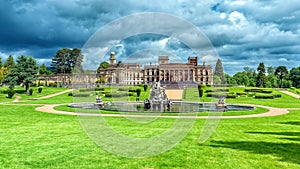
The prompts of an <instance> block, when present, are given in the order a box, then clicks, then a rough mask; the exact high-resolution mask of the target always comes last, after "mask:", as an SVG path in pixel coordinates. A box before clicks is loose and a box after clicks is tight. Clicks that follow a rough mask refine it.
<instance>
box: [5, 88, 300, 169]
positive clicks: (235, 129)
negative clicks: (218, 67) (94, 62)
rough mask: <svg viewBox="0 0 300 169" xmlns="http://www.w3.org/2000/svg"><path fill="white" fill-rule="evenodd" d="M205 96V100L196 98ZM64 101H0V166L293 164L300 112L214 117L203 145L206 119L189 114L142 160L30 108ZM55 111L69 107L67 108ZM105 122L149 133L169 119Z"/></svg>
mask: <svg viewBox="0 0 300 169" xmlns="http://www.w3.org/2000/svg"><path fill="white" fill-rule="evenodd" d="M193 90H194V89H189V90H187V91H186V93H187V95H186V96H188V97H187V98H185V99H186V100H188V99H191V101H194V99H195V98H194V97H195V96H196V95H195V94H193V93H194V92H193ZM196 90H197V89H196ZM232 90H236V91H239V90H242V89H239V88H233V89H232ZM274 92H277V91H274ZM142 93H143V92H142ZM197 94H198V93H197ZM1 99H2V98H1ZM285 99H286V100H285ZM206 100H210V98H205V97H204V98H203V100H201V101H206ZM295 100H297V99H293V98H291V97H287V96H286V95H284V94H282V98H278V99H266V100H261V99H259V100H258V99H254V98H246V97H240V98H236V99H227V100H226V101H227V102H230V103H231V102H234V103H253V104H262V105H267V106H270V105H274V107H297V105H296V106H293V105H294V104H298V102H296V101H295ZM93 101H94V100H93ZM69 102H73V98H72V97H71V96H68V95H67V93H66V94H63V95H60V96H56V97H53V98H49V99H44V100H31V101H28V102H25V103H17V104H14V105H0V110H1V111H0V126H1V127H0V166H1V167H0V168H205V169H206V168H207V169H210V168H212V169H214V168H243V169H244V168H245V169H248V168H249V169H250V168H263V169H269V168H289V169H293V168H295V169H297V168H300V153H299V151H300V132H299V131H300V116H299V115H300V110H293V111H290V113H289V114H285V115H281V116H274V117H261V118H247V119H221V120H220V122H219V125H218V127H217V129H216V131H215V132H214V133H213V135H212V136H211V137H210V138H209V139H208V140H207V141H206V142H205V143H199V136H200V135H201V131H202V129H203V126H204V124H205V122H206V120H205V119H196V121H195V124H194V125H193V127H192V129H191V130H190V132H189V133H188V134H187V136H186V137H185V138H184V139H183V140H182V141H181V142H179V143H178V144H177V145H176V146H175V147H174V148H172V149H171V150H169V151H166V152H164V153H162V154H159V155H157V156H153V157H148V158H126V157H120V156H118V155H114V154H111V153H109V152H108V151H106V150H104V149H102V148H101V147H99V146H98V145H97V144H95V143H94V142H93V141H92V140H91V139H89V137H88V136H87V134H86V133H85V132H84V129H83V128H82V126H81V125H80V122H79V120H78V117H77V116H68V115H56V114H48V113H42V112H37V111H36V110H35V108H36V106H32V105H29V104H32V103H36V104H58V103H69ZM18 104H20V105H18ZM21 104H22V105H21ZM26 104H27V105H26ZM57 109H61V110H63V109H65V110H67V109H68V111H74V110H73V109H72V108H67V107H66V106H59V107H57ZM256 111H257V113H261V112H265V111H266V110H265V109H262V108H258V109H257V110H256ZM227 113H232V112H227ZM237 113H238V114H240V113H242V112H237ZM244 113H251V114H253V113H255V112H251V111H248V112H244ZM105 120H106V121H107V123H108V124H109V125H110V126H111V128H112V129H114V130H115V131H117V132H119V133H121V134H124V135H127V136H131V137H136V138H148V137H152V136H156V135H157V134H158V133H163V132H164V131H166V130H167V129H169V128H170V127H171V126H172V125H173V124H174V121H175V120H176V119H163V118H157V119H155V120H154V121H151V122H148V123H137V122H136V121H134V120H132V119H127V118H122V117H105ZM132 146H135V145H132Z"/></svg>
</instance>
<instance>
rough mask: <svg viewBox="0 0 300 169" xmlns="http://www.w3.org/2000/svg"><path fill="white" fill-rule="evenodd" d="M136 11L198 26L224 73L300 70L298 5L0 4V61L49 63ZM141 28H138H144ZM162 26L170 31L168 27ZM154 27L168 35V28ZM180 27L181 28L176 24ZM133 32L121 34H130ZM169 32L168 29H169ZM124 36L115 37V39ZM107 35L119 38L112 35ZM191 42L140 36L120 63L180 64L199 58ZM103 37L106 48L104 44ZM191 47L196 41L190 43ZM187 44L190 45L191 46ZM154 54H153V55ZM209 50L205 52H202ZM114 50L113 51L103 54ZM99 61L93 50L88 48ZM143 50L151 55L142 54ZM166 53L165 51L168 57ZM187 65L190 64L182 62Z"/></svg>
mask: <svg viewBox="0 0 300 169" xmlns="http://www.w3.org/2000/svg"><path fill="white" fill-rule="evenodd" d="M139 12H164V13H167V14H171V15H174V16H176V17H179V18H182V19H185V20H187V21H189V22H190V23H192V24H194V25H195V26H197V27H198V28H199V29H200V31H202V32H203V33H204V34H205V35H206V36H207V37H208V38H209V40H210V41H211V43H212V45H214V47H215V48H216V50H217V52H218V53H219V57H220V58H221V59H222V60H223V61H224V64H223V65H224V67H225V71H226V73H230V74H232V73H234V72H236V71H242V69H243V67H244V66H247V65H248V64H249V63H250V64H251V65H248V66H252V67H253V68H256V67H257V65H256V64H257V63H259V62H260V61H264V62H266V63H265V64H266V65H273V66H278V65H280V64H286V66H288V67H289V68H291V67H296V66H299V59H298V56H299V54H300V52H299V46H300V44H299V43H300V24H299V23H300V17H299V15H300V5H299V3H298V2H297V0H290V1H281V0H275V1H273V0H272V1H229V0H220V1H219V0H212V1H199V2H193V1H179V0H178V1H174V0H165V1H160V0H157V1H142V2H139V1H135V0H128V1H105V0H100V1H99V0H81V1H73V0H60V1H58V0H45V1H39V0H30V1H29V0H26V1H25V0H24V1H21V0H13V1H1V3H0V25H1V26H0V55H1V56H2V58H4V59H5V58H6V57H7V56H8V55H9V54H13V55H15V56H17V55H20V54H25V55H32V56H34V57H35V58H36V59H37V60H38V62H39V63H47V64H49V63H50V61H51V58H52V56H53V55H55V53H56V51H57V50H58V49H60V48H63V47H68V48H74V47H79V48H81V47H82V46H83V45H84V44H85V42H86V41H87V40H88V39H89V38H90V36H91V35H93V34H94V33H95V32H96V31H97V30H98V29H99V28H101V27H102V26H104V25H106V24H108V23H110V22H112V21H113V20H115V19H118V18H120V17H124V16H126V15H130V14H134V13H139ZM143 24H144V23H143V22H142V21H141V22H140V25H135V26H138V27H142V26H145V25H143ZM164 24H165V25H170V24H172V23H171V21H165V22H164ZM152 26H157V27H158V29H159V28H161V29H164V26H163V25H152ZM179 26H180V25H179ZM131 29H132V26H131V25H125V26H122V27H120V30H119V32H121V33H124V32H125V33H126V32H130V30H131ZM164 31H167V30H164ZM119 32H115V33H114V34H115V35H118V33H119ZM109 36H114V35H113V34H112V35H109ZM182 36H184V37H185V38H184V39H185V40H187V41H188V42H189V44H186V43H185V42H180V41H178V39H176V38H175V39H174V38H172V37H166V36H153V37H145V36H136V37H130V38H128V39H127V40H124V41H118V42H117V41H116V42H109V43H113V44H116V45H117V46H116V47H115V50H116V53H117V55H118V57H119V58H120V59H121V58H126V56H129V55H132V54H134V53H140V52H139V51H143V52H144V53H146V55H147V56H149V57H148V58H150V54H153V55H157V54H159V53H160V52H161V53H168V52H167V51H169V53H173V54H174V55H177V56H180V57H188V56H190V55H194V54H195V53H193V51H191V50H189V48H190V47H193V48H197V47H198V48H200V46H201V45H203V44H200V43H199V42H197V41H196V40H195V36H197V35H193V34H190V33H189V30H188V29H186V31H185V33H183V34H182ZM106 40H107V39H106V38H105V37H103V39H102V42H101V41H99V43H103V44H107V43H108V42H107V41H106ZM193 40H194V41H193ZM189 45H190V46H189ZM149 48H152V49H154V48H155V49H156V50H153V51H154V52H150V51H149V50H147V49H149ZM201 48H205V46H201ZM99 50H100V51H109V50H110V49H108V48H101V49H98V52H99ZM90 51H92V52H93V51H94V52H95V53H96V54H97V50H96V49H90ZM145 51H146V52H145ZM163 51H166V52H163ZM200 57H201V58H202V59H203V60H204V59H205V60H207V61H211V63H214V61H215V59H217V57H218V56H210V55H209V53H205V52H203V53H201V56H200ZM184 60H186V59H184Z"/></svg>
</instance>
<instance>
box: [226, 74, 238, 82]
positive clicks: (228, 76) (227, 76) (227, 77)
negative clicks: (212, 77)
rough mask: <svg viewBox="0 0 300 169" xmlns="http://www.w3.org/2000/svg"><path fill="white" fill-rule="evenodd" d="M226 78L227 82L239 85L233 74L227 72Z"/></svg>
mask: <svg viewBox="0 0 300 169" xmlns="http://www.w3.org/2000/svg"><path fill="white" fill-rule="evenodd" d="M225 79H226V83H227V84H231V85H237V82H236V80H235V79H234V78H233V77H232V76H230V75H229V74H226V73H225Z"/></svg>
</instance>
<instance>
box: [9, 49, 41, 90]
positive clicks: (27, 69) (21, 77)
mask: <svg viewBox="0 0 300 169" xmlns="http://www.w3.org/2000/svg"><path fill="white" fill-rule="evenodd" d="M37 73H38V64H37V63H36V61H35V60H34V58H33V57H27V56H24V55H21V56H19V57H18V59H17V64H16V65H15V66H14V67H13V68H11V69H10V71H9V73H8V75H7V76H5V78H4V83H7V84H9V85H10V88H13V87H14V86H15V85H17V84H24V86H25V89H26V92H27V93H28V92H29V85H30V83H32V81H34V80H36V79H37Z"/></svg>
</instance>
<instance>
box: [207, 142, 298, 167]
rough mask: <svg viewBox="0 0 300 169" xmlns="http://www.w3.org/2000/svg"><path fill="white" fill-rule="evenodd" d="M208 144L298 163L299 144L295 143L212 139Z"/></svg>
mask: <svg viewBox="0 0 300 169" xmlns="http://www.w3.org/2000/svg"><path fill="white" fill-rule="evenodd" d="M209 146H211V147H218V148H231V149H236V150H242V151H249V152H251V153H255V154H262V155H264V154H265V155H267V154H270V155H273V156H276V157H278V158H279V160H280V161H286V162H291V163H296V164H300V153H299V151H300V144H297V143H280V142H279V143H272V142H264V141H258V142H255V141H253V142H251V141H212V142H211V144H210V145H209Z"/></svg>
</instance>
